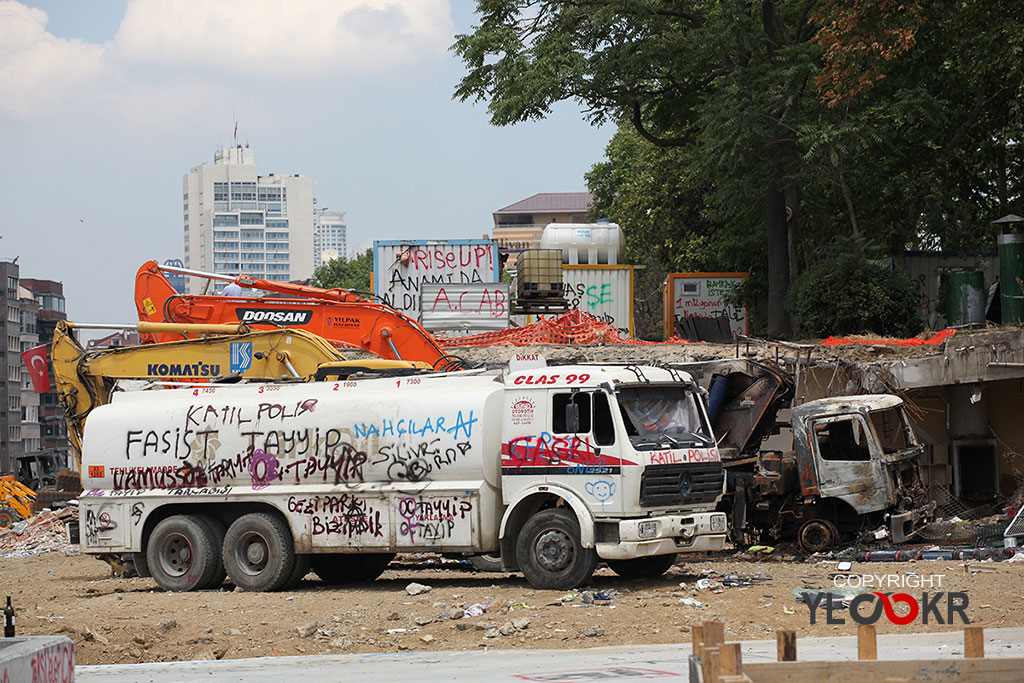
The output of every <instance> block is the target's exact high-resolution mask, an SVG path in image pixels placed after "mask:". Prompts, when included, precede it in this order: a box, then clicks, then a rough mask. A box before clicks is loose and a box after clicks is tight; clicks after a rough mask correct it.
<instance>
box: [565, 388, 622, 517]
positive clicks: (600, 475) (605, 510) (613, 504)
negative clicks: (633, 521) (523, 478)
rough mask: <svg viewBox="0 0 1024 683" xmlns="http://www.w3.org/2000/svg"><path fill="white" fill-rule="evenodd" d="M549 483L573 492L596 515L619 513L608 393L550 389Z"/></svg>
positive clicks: (616, 454)
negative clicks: (552, 459) (551, 463)
mask: <svg viewBox="0 0 1024 683" xmlns="http://www.w3.org/2000/svg"><path fill="white" fill-rule="evenodd" d="M548 405H549V409H550V411H551V437H552V438H551V451H552V454H553V455H554V456H555V462H554V463H553V464H555V465H556V466H555V467H552V468H551V469H550V470H549V475H548V478H549V481H551V482H552V483H559V484H562V485H564V486H566V487H567V488H570V489H573V490H574V491H576V492H577V494H578V495H579V496H580V497H581V498H582V499H583V500H585V501H586V502H587V504H588V505H589V506H590V509H591V510H592V511H593V513H594V515H595V516H596V517H600V516H601V515H602V514H620V513H621V512H622V490H623V489H622V466H621V460H620V458H619V455H620V448H621V446H620V444H618V443H616V439H615V422H614V421H613V419H612V412H611V407H610V405H609V401H608V395H607V394H606V393H605V392H603V391H594V390H591V391H582V390H575V391H572V390H568V389H561V390H559V389H555V390H552V391H550V393H549V397H548Z"/></svg>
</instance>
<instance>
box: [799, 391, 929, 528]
mask: <svg viewBox="0 0 1024 683" xmlns="http://www.w3.org/2000/svg"><path fill="white" fill-rule="evenodd" d="M792 426H793V441H794V448H795V452H794V461H795V463H794V464H795V466H796V470H797V480H798V482H797V483H798V485H799V496H800V497H801V498H803V499H804V500H808V499H812V500H813V501H814V502H813V503H812V505H811V508H816V510H815V512H819V513H824V519H826V520H828V521H829V522H831V524H833V525H835V526H836V527H837V529H839V531H840V533H842V531H843V530H853V526H854V525H856V526H857V527H858V528H859V529H866V528H876V527H878V526H880V525H881V524H885V525H886V526H887V528H888V531H889V534H890V537H891V539H892V541H893V542H894V543H903V542H904V541H906V540H907V539H908V538H909V537H910V536H912V535H913V533H914V531H915V530H917V529H918V528H919V527H920V525H921V524H922V523H923V522H924V521H926V520H928V519H929V518H930V517H931V515H932V513H933V512H934V503H931V502H929V501H928V500H927V496H926V493H925V489H924V486H923V484H922V481H921V469H920V462H921V456H922V455H923V453H924V447H923V446H922V445H921V444H920V443H918V441H917V438H916V437H915V436H914V431H913V429H912V428H911V427H910V422H909V420H908V419H907V415H906V408H905V407H904V405H903V401H902V400H901V399H900V398H899V397H897V396H892V395H888V394H871V395H865V396H843V397H838V398H825V399H820V400H817V401H810V402H808V403H804V404H803V405H800V406H796V407H795V408H793V411H792ZM806 524H807V523H806V522H804V525H806ZM824 532H831V529H828V528H827V527H824V526H823V525H820V524H812V525H811V526H809V527H807V528H806V529H804V531H803V533H801V534H800V539H801V542H802V543H804V545H807V546H813V545H816V543H815V537H819V536H821V535H822V533H824Z"/></svg>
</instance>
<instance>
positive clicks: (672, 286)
mask: <svg viewBox="0 0 1024 683" xmlns="http://www.w3.org/2000/svg"><path fill="white" fill-rule="evenodd" d="M748 277H749V273H670V274H669V276H668V278H667V279H666V280H665V285H664V294H665V338H666V339H667V338H668V337H671V336H673V335H675V334H677V332H676V326H677V322H678V321H679V320H680V319H681V318H687V319H690V320H689V325H688V326H687V329H688V332H687V333H686V334H683V335H682V336H683V337H686V338H692V339H691V340H692V341H726V340H728V339H731V338H734V337H736V336H737V335H741V334H746V333H747V309H746V306H733V305H731V304H728V303H727V302H726V299H727V298H728V296H729V294H730V293H731V292H732V290H733V289H734V288H736V287H738V286H740V285H742V284H744V283H745V282H746V281H747V278H748ZM683 322H684V324H685V323H686V322H687V321H683ZM716 323H717V325H716ZM718 327H720V328H721V330H720V332H719V330H718ZM712 328H714V329H713V330H712ZM695 332H696V334H695Z"/></svg>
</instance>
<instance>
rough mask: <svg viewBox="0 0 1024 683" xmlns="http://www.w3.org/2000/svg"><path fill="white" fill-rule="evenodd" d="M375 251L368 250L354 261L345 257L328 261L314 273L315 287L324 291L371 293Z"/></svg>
mask: <svg viewBox="0 0 1024 683" xmlns="http://www.w3.org/2000/svg"><path fill="white" fill-rule="evenodd" d="M372 278H373V251H372V250H370V249H367V250H366V251H364V252H363V253H362V254H359V255H358V256H356V257H355V258H353V259H347V258H345V257H344V256H342V257H340V258H336V259H334V260H333V261H328V262H327V263H325V264H323V265H322V266H320V267H319V268H317V269H316V272H314V273H313V285H314V286H316V287H322V288H324V289H335V288H338V289H348V290H352V291H357V292H369V291H370V290H372V289H373V285H372V282H371V280H372Z"/></svg>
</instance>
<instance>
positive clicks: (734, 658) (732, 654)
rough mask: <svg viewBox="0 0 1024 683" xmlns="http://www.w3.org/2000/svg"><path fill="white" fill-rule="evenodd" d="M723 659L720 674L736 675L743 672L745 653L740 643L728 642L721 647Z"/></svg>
mask: <svg viewBox="0 0 1024 683" xmlns="http://www.w3.org/2000/svg"><path fill="white" fill-rule="evenodd" d="M719 659H720V661H721V673H720V674H719V675H720V676H734V675H736V674H741V673H743V655H742V654H741V653H740V644H739V643H726V644H725V645H723V646H722V647H721V648H719Z"/></svg>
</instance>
